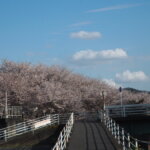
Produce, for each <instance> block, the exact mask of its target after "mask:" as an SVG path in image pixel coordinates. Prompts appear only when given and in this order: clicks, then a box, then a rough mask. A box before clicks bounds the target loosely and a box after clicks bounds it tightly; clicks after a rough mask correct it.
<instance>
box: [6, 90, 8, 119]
mask: <svg viewBox="0 0 150 150" xmlns="http://www.w3.org/2000/svg"><path fill="white" fill-rule="evenodd" d="M5 118H8V96H7V91H6V92H5Z"/></svg>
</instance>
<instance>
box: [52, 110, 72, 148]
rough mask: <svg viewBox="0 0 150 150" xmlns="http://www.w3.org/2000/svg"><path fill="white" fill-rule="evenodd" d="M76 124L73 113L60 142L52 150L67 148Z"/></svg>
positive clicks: (61, 133)
mask: <svg viewBox="0 0 150 150" xmlns="http://www.w3.org/2000/svg"><path fill="white" fill-rule="evenodd" d="M73 124H74V114H73V113H71V115H70V117H69V119H68V121H67V123H66V125H65V127H64V128H63V130H62V131H61V132H60V135H59V137H58V140H57V142H56V144H55V146H54V147H53V148H52V150H64V149H65V148H66V145H67V142H68V140H69V137H70V134H71V131H72V128H73Z"/></svg>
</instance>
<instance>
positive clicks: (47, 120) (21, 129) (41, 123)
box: [0, 114, 67, 142]
mask: <svg viewBox="0 0 150 150" xmlns="http://www.w3.org/2000/svg"><path fill="white" fill-rule="evenodd" d="M65 118H66V116H64V117H62V115H59V114H52V115H47V116H44V117H40V118H37V119H33V120H28V121H25V122H21V123H18V124H15V125H12V126H8V127H6V128H2V129H0V140H5V142H6V141H7V140H8V139H10V138H12V137H15V136H18V135H21V134H24V133H27V132H31V131H32V132H33V134H34V131H35V130H37V129H39V128H42V127H45V126H47V125H54V124H60V122H62V121H63V122H64V121H65ZM66 119H67V118H66ZM63 122H62V124H63Z"/></svg>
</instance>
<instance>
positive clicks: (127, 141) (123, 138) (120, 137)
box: [99, 111, 150, 150]
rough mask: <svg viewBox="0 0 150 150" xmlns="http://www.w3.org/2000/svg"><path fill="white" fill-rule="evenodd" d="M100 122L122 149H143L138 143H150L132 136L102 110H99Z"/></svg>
mask: <svg viewBox="0 0 150 150" xmlns="http://www.w3.org/2000/svg"><path fill="white" fill-rule="evenodd" d="M99 116H100V119H101V122H103V123H104V125H105V126H106V128H107V129H108V130H109V131H110V132H111V133H112V135H113V136H114V138H115V139H116V140H117V142H118V144H119V145H122V148H123V150H143V149H142V148H140V143H145V144H147V146H148V144H150V143H149V142H147V141H141V140H138V139H136V138H134V137H132V136H131V135H130V134H129V133H128V132H126V131H125V130H124V128H122V127H120V126H119V124H117V123H116V121H115V120H113V119H112V118H110V117H109V116H108V114H106V113H105V112H104V111H100V114H99Z"/></svg>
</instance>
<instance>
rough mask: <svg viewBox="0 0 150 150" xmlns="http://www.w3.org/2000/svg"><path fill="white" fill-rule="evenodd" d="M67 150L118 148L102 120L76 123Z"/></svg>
mask: <svg viewBox="0 0 150 150" xmlns="http://www.w3.org/2000/svg"><path fill="white" fill-rule="evenodd" d="M67 150H116V148H115V147H114V145H113V143H112V142H111V140H110V138H109V136H108V135H107V133H106V132H105V130H104V129H103V127H102V125H101V123H100V122H96V121H80V122H77V123H75V125H74V128H73V133H72V135H71V139H70V142H69V145H68V149H67Z"/></svg>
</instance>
